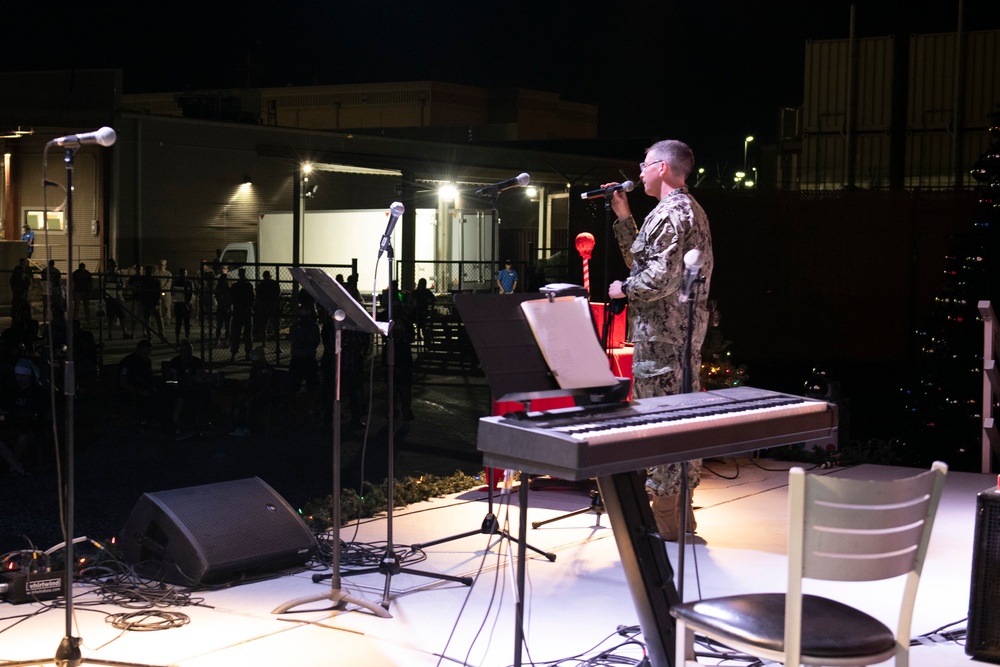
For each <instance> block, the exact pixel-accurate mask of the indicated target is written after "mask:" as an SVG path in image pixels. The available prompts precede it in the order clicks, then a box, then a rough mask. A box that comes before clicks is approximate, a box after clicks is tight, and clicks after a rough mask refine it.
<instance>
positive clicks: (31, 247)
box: [15, 223, 35, 259]
mask: <svg viewBox="0 0 1000 667" xmlns="http://www.w3.org/2000/svg"><path fill="white" fill-rule="evenodd" d="M15 233H16V232H15ZM21 240H22V241H24V242H25V243H27V244H28V259H31V255H32V254H33V253H34V252H35V232H34V231H33V230H32V229H31V227H30V226H29V225H28V223H24V234H22V235H21Z"/></svg>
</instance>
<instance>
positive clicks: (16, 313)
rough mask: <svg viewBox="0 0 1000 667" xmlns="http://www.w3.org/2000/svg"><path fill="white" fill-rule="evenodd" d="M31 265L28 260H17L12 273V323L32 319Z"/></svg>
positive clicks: (23, 258)
mask: <svg viewBox="0 0 1000 667" xmlns="http://www.w3.org/2000/svg"><path fill="white" fill-rule="evenodd" d="M30 292H31V264H30V263H28V260H27V258H25V257H22V258H20V259H19V260H17V266H15V267H14V270H13V271H11V272H10V294H11V300H10V318H11V321H12V322H17V321H27V320H30V319H31V298H30V296H29V293H30Z"/></svg>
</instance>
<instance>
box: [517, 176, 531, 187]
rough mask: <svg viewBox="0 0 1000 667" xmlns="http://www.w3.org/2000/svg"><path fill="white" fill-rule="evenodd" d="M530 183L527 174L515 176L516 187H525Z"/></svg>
mask: <svg viewBox="0 0 1000 667" xmlns="http://www.w3.org/2000/svg"><path fill="white" fill-rule="evenodd" d="M530 182H531V176H529V175H528V174H518V176H517V184H518V185H522V186H523V185H527V184H528V183H530Z"/></svg>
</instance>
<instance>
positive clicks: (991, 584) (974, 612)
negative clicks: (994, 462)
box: [965, 489, 1000, 662]
mask: <svg viewBox="0 0 1000 667" xmlns="http://www.w3.org/2000/svg"><path fill="white" fill-rule="evenodd" d="M997 600H1000V493H998V492H997V490H996V489H987V490H986V491H983V492H982V493H980V494H979V496H978V498H977V500H976V537H975V542H974V545H973V552H972V586H971V591H970V594H969V624H968V637H967V638H966V643H965V652H966V653H967V654H968V655H971V656H973V657H974V658H976V659H978V660H988V661H989V662H1000V605H998V604H997V603H996V601H997Z"/></svg>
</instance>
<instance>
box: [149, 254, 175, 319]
mask: <svg viewBox="0 0 1000 667" xmlns="http://www.w3.org/2000/svg"><path fill="white" fill-rule="evenodd" d="M153 275H154V276H156V279H157V280H159V281H160V302H159V304H160V317H161V318H162V319H163V322H164V323H165V324H167V326H169V325H170V316H171V310H172V308H171V306H172V305H173V299H171V298H170V296H171V293H170V291H171V289H172V288H173V282H174V281H173V274H171V273H170V271H168V270H167V260H165V259H161V260H160V266H159V267H157V268H156V269H154V270H153Z"/></svg>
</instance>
